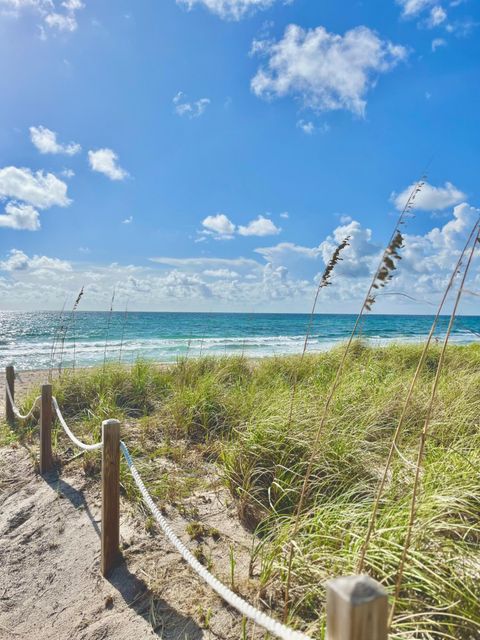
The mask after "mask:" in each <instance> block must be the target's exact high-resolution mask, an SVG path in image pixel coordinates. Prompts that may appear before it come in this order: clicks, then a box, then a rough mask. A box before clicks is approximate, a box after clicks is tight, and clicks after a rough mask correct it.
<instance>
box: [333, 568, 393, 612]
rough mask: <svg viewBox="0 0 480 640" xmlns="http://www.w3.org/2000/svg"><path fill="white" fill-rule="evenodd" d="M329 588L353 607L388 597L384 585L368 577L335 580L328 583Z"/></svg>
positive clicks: (349, 577)
mask: <svg viewBox="0 0 480 640" xmlns="http://www.w3.org/2000/svg"><path fill="white" fill-rule="evenodd" d="M327 587H328V588H329V589H332V590H333V591H335V593H336V594H337V595H338V596H340V597H341V598H342V599H343V600H346V601H347V602H350V604H352V605H359V604H364V603H366V602H371V601H372V600H375V599H376V598H379V597H386V596H387V592H386V590H385V588H384V587H383V585H381V584H380V583H379V582H377V581H376V580H374V579H373V578H370V576H367V575H360V576H344V577H341V578H335V579H333V580H329V581H328V582H327Z"/></svg>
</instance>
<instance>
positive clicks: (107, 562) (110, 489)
mask: <svg viewBox="0 0 480 640" xmlns="http://www.w3.org/2000/svg"><path fill="white" fill-rule="evenodd" d="M102 442H103V447H102V558H101V572H102V575H103V576H104V577H106V576H107V575H108V574H109V573H110V571H111V570H112V569H113V568H114V567H115V565H116V564H117V563H118V561H119V559H120V422H119V421H118V420H104V421H103V422H102Z"/></svg>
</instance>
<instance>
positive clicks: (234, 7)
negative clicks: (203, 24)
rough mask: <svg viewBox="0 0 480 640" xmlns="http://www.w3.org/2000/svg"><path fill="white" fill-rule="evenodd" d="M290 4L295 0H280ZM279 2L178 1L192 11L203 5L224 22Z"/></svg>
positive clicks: (259, 0) (238, 0)
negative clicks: (195, 7)
mask: <svg viewBox="0 0 480 640" xmlns="http://www.w3.org/2000/svg"><path fill="white" fill-rule="evenodd" d="M280 1H283V4H290V3H291V2H293V0H280ZM276 2H278V0H177V4H179V5H182V6H184V7H186V8H187V9H189V10H191V9H192V8H193V7H194V6H196V5H201V6H203V7H205V8H206V9H208V10H209V11H211V12H212V13H215V14H216V15H217V16H220V18H223V19H224V20H241V19H242V18H244V17H245V16H247V15H250V14H252V13H254V12H255V11H258V10H260V9H267V8H268V7H271V6H272V5H274V4H275V3H276Z"/></svg>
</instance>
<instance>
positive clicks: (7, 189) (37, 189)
mask: <svg viewBox="0 0 480 640" xmlns="http://www.w3.org/2000/svg"><path fill="white" fill-rule="evenodd" d="M0 198H12V199H14V200H21V201H23V202H27V203H29V204H31V205H33V206H34V207H37V208H38V209H48V208H49V207H53V206H59V207H67V206H68V205H69V204H71V200H70V199H69V198H68V196H67V185H66V184H65V182H63V181H62V180H59V179H58V178H57V177H56V176H54V175H53V173H45V172H44V171H37V172H36V173H33V172H32V171H31V170H30V169H27V168H25V167H23V168H19V167H12V166H10V167H4V168H3V169H0Z"/></svg>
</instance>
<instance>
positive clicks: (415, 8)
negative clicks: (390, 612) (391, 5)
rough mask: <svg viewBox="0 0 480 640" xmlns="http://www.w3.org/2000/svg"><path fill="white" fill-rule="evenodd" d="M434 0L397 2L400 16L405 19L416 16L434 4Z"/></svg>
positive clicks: (402, 0)
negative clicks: (399, 7)
mask: <svg viewBox="0 0 480 640" xmlns="http://www.w3.org/2000/svg"><path fill="white" fill-rule="evenodd" d="M435 2H436V0H397V4H398V5H400V6H401V8H402V15H403V16H404V17H406V18H410V17H414V16H417V15H418V14H420V13H422V11H425V9H428V8H430V7H431V6H432V5H433V4H435Z"/></svg>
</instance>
